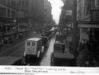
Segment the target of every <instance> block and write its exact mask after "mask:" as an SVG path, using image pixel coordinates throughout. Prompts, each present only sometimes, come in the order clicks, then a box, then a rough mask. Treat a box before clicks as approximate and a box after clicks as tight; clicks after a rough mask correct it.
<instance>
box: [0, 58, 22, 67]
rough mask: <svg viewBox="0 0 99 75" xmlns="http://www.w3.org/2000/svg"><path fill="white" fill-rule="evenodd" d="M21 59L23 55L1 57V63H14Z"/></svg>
mask: <svg viewBox="0 0 99 75" xmlns="http://www.w3.org/2000/svg"><path fill="white" fill-rule="evenodd" d="M20 59H21V57H0V65H12V64H13V62H15V61H17V60H20Z"/></svg>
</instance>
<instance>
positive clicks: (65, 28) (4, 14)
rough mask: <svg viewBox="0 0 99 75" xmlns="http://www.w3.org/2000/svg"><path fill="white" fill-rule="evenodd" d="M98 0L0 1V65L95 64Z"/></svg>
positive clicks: (98, 58) (97, 62)
mask: <svg viewBox="0 0 99 75" xmlns="http://www.w3.org/2000/svg"><path fill="white" fill-rule="evenodd" d="M98 33H99V0H0V65H11V66H62V67H64V66H66V67H68V66H70V67H99V35H98Z"/></svg>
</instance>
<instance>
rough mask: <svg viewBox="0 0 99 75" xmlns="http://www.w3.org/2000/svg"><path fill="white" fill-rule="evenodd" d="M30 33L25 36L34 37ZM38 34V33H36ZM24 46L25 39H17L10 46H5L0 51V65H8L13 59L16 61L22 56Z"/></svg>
mask: <svg viewBox="0 0 99 75" xmlns="http://www.w3.org/2000/svg"><path fill="white" fill-rule="evenodd" d="M34 36H35V35H34V34H33V33H31V34H30V35H29V36H28V37H27V38H30V37H34ZM36 36H39V35H36ZM24 48H25V39H22V40H19V41H18V42H17V43H14V44H13V45H12V46H5V47H4V48H2V52H0V65H10V64H11V63H12V62H13V61H16V60H18V59H20V58H22V57H23V55H24Z"/></svg>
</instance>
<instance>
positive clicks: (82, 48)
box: [77, 39, 91, 67]
mask: <svg viewBox="0 0 99 75" xmlns="http://www.w3.org/2000/svg"><path fill="white" fill-rule="evenodd" d="M90 55H91V53H90V51H89V49H88V43H87V40H85V39H84V40H82V41H81V43H80V45H79V49H78V56H77V66H82V67H86V66H89V65H90V62H89V60H90Z"/></svg>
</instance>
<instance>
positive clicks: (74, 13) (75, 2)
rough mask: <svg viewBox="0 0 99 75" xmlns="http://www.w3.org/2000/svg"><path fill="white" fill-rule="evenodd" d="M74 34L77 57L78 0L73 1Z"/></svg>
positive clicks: (73, 47)
mask: <svg viewBox="0 0 99 75" xmlns="http://www.w3.org/2000/svg"><path fill="white" fill-rule="evenodd" d="M72 11H73V14H72V16H73V34H72V39H73V45H72V49H73V54H74V55H75V56H76V55H77V46H78V42H79V28H78V25H77V0H73V9H72Z"/></svg>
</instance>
